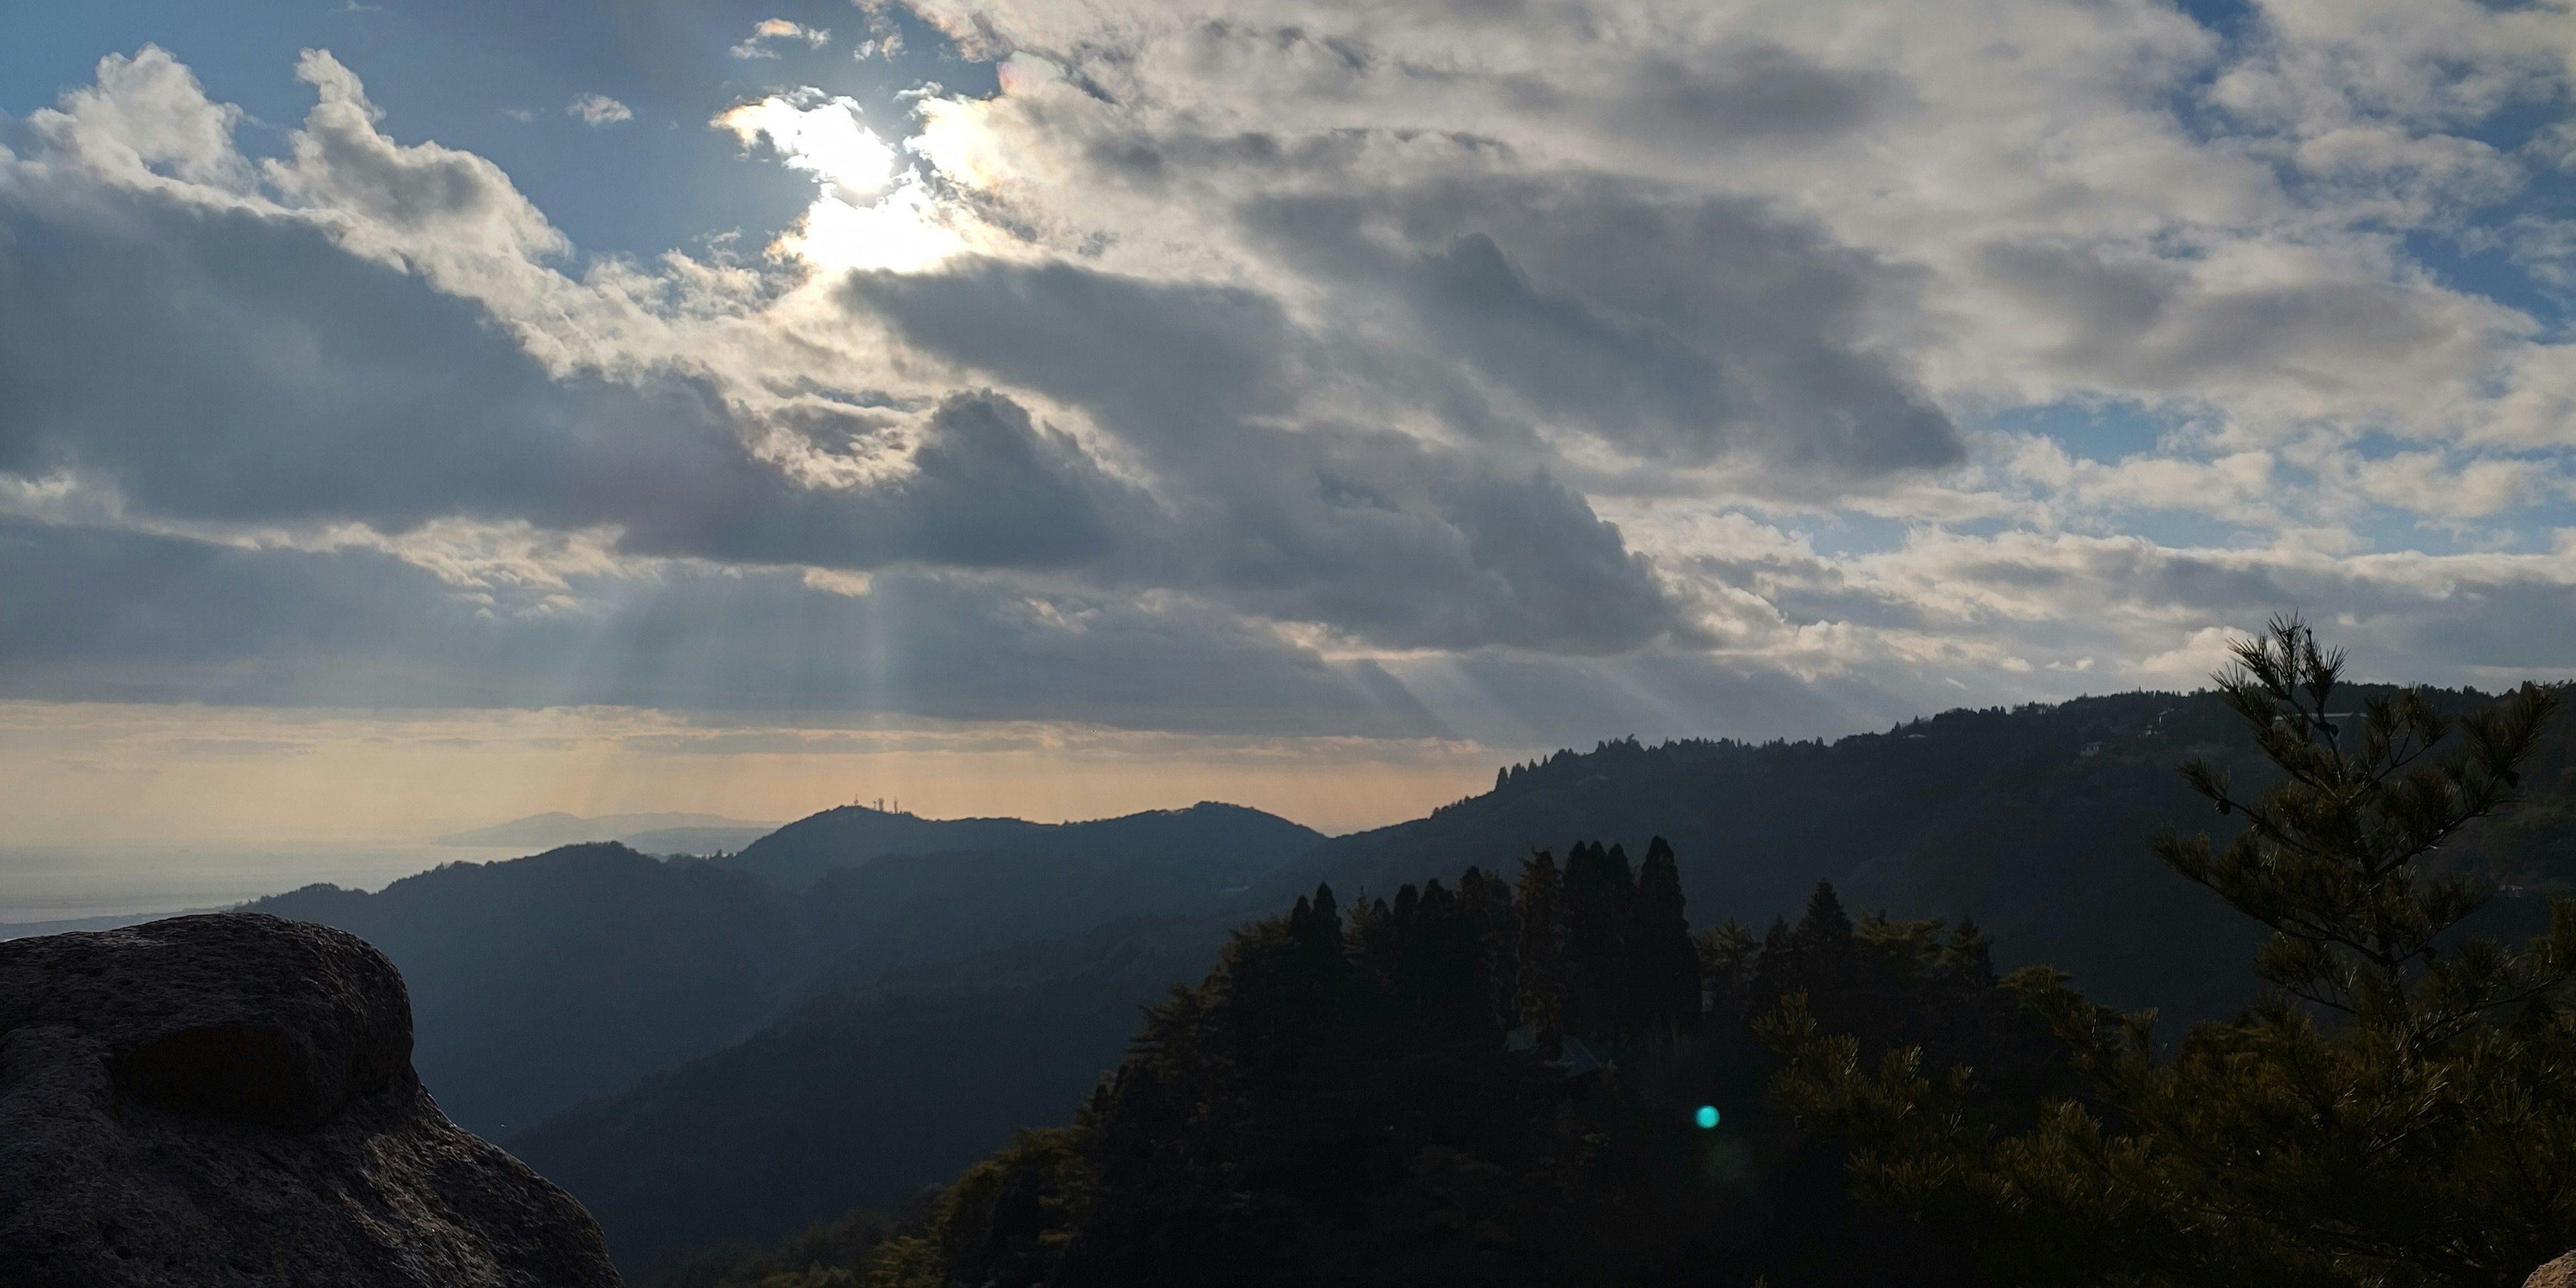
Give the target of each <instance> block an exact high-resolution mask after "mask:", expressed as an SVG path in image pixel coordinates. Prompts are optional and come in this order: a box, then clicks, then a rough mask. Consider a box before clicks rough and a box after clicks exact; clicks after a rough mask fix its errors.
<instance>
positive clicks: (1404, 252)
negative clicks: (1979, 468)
mask: <svg viewBox="0 0 2576 1288" xmlns="http://www.w3.org/2000/svg"><path fill="white" fill-rule="evenodd" d="M1246 218H1247V220H1248V221H1249V222H1250V223H1251V225H1252V226H1253V227H1255V228H1256V229H1258V230H1260V231H1261V232H1262V233H1264V234H1266V235H1267V236H1268V237H1270V238H1271V239H1273V240H1274V241H1275V242H1277V243H1278V244H1279V246H1280V247H1281V249H1282V250H1284V251H1285V252H1287V253H1288V254H1289V255H1290V256H1291V257H1292V258H1293V261H1294V262H1296V263H1298V264H1299V265H1301V266H1302V267H1304V268H1305V269H1306V270H1307V271H1309V272H1310V273H1312V274H1314V275H1316V276H1318V277H1322V278H1325V279H1327V280H1330V281H1333V282H1334V283H1335V284H1336V285H1337V286H1340V287H1342V288H1343V289H1346V290H1350V291H1353V292H1357V293H1361V294H1363V295H1365V294H1369V293H1375V292H1381V291H1382V292H1391V293H1392V294H1393V295H1394V297H1395V300H1396V302H1397V303H1398V304H1399V305H1401V306H1402V307H1404V308H1406V309H1408V310H1410V311H1411V312H1412V314H1413V315H1414V316H1415V317H1417V318H1418V319H1419V320H1420V322H1421V325H1422V328H1423V334H1424V336H1425V337H1426V342H1427V345H1428V347H1429V350H1430V351H1429V352H1428V353H1426V354H1424V355H1422V357H1421V360H1420V361H1418V362H1417V363H1416V364H1415V365H1416V367H1418V368H1428V367H1433V366H1436V365H1437V364H1438V363H1442V362H1453V361H1463V362H1465V363H1466V364H1468V365H1469V366H1470V367H1472V369H1473V370H1474V371H1476V372H1477V373H1478V374H1479V375H1480V376H1481V377H1482V378H1483V379H1484V380H1485V381H1486V382H1488V383H1489V384H1490V385H1491V386H1493V387H1496V388H1499V389H1501V390H1505V391H1508V392H1509V393H1510V394H1512V395H1515V396H1517V397H1518V398H1519V399H1521V400H1523V401H1525V403H1526V404H1527V405H1528V407H1529V408H1530V409H1531V410H1532V412H1533V413H1534V414H1536V415H1537V416H1539V417H1541V418H1542V419H1543V420H1544V421H1545V422H1546V423H1548V424H1550V425H1553V426H1556V427H1559V428H1562V429H1566V430H1572V431H1577V432H1589V433H1592V434H1595V435H1598V436H1599V437H1600V438H1602V439H1604V440H1606V441H1608V442H1610V443H1612V444H1615V445H1617V446H1619V447H1621V448H1624V449H1626V450H1628V451H1630V452H1634V453H1638V454H1641V455H1643V456H1646V457H1648V458H1650V459H1651V458H1664V459H1672V460H1679V461H1685V462H1704V461H1709V460H1713V459H1719V458H1725V457H1735V458H1739V459H1749V460H1753V461H1759V462H1767V463H1769V464H1771V465H1773V466H1775V467H1777V468H1778V469H1779V471H1780V472H1781V473H1782V476H1783V483H1784V485H1786V486H1790V487H1793V488H1798V489H1800V490H1808V491H1813V490H1818V489H1823V490H1827V491H1830V490H1834V489H1837V488H1839V487H1840V486H1843V485H1847V484H1849V483H1851V482H1854V481H1860V480H1866V479H1869V478H1872V477H1876V476H1880V475H1885V474H1889V473H1894V472H1901V471H1909V470H1921V469H1927V468H1933V467H1938V466H1944V465H1949V464H1953V463H1955V462H1957V461H1959V460H1961V459H1962V458H1963V456H1964V448H1963V446H1962V444H1961V441H1960V438H1959V435H1958V432H1957V430H1956V429H1955V427H1953V426H1952V425H1951V423H1950V421H1949V419H1948V418H1947V417H1946V416H1944V415H1943V414H1942V413H1941V412H1940V411H1939V410H1938V409H1937V408H1935V407H1933V406H1932V405H1931V403H1930V402H1929V401H1928V400H1927V399H1926V398H1925V397H1924V396H1923V395H1922V394H1921V393H1920V392H1918V391H1917V390H1916V389H1915V388H1914V386H1913V384H1912V383H1911V381H1910V380H1909V379H1908V378H1907V377H1906V376H1905V374H1904V372H1903V371H1902V370H1901V368H1899V367H1898V366H1897V365H1896V364H1895V363H1894V361H1893V360H1892V359H1891V358H1889V357H1888V356H1886V355H1884V354H1881V353H1877V352H1875V351H1873V350H1871V349H1869V348H1868V347H1866V343H1865V336H1866V331H1867V323H1868V310H1869V309H1870V307H1871V306H1872V303H1873V299H1874V298H1875V297H1881V296H1889V295H1902V294H1904V293H1906V292H1909V291H1911V290H1912V289H1913V283H1912V281H1911V280H1910V278H1909V277H1908V276H1907V275H1905V274H1903V273H1900V272H1898V271H1896V270H1894V269H1892V268H1888V267H1886V266H1883V265H1880V264H1877V263H1875V262H1874V261H1872V260H1870V259H1869V258H1867V257H1866V256H1863V255H1860V254H1858V253H1856V252H1852V251H1848V250H1844V249H1840V248H1837V247H1835V246H1833V245H1831V244H1830V243H1828V242H1827V241H1825V240H1824V239H1823V237H1822V235H1821V234H1819V233H1818V232H1816V231H1815V230H1814V229H1812V228H1808V227H1805V226H1802V225H1797V224H1793V223H1788V222H1784V221H1782V220H1780V219H1778V218H1776V217H1774V216H1772V215H1771V214H1769V213H1768V212H1767V211H1766V210H1764V209H1763V208H1762V207H1761V206H1759V205H1757V204H1755V203H1751V202H1744V201H1735V200H1729V199H1723V198H1707V197H1699V196H1684V195H1678V194H1664V193H1657V192H1654V191H1652V190H1649V189H1647V188H1645V187H1644V186H1642V185H1640V184H1638V183H1636V182H1634V181H1632V180H1626V179H1621V178H1618V177H1615V176H1607V175H1582V176H1573V177H1567V178H1561V179H1542V178H1512V177H1490V176H1478V177H1472V178H1463V179H1451V180H1444V181H1441V182H1438V183H1431V184H1424V185H1420V186H1416V187H1411V188H1404V189H1395V190H1386V191H1380V192H1375V193H1369V194H1364V195H1337V196H1330V197H1311V196H1309V197H1294V198H1276V199H1265V200H1263V201H1260V202H1256V203H1254V204H1253V205H1252V206H1251V207H1249V208H1248V209H1247V211H1246ZM1430 383H1432V384H1433V386H1434V387H1437V382H1436V380H1435V381H1432V382H1430Z"/></svg>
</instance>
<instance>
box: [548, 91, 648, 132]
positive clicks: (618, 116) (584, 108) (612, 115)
mask: <svg viewBox="0 0 2576 1288" xmlns="http://www.w3.org/2000/svg"><path fill="white" fill-rule="evenodd" d="M564 115H566V116H569V117H571V118H573V119H574V120H577V121H579V122H581V123H582V124H584V125H587V126H589V127H591V128H592V129H594V130H596V129H601V128H604V127H607V126H611V125H617V124H621V123H623V122H626V121H631V120H634V119H635V111H634V109H633V108H630V107H628V106H626V105H625V104H624V103H620V102H618V101H617V100H616V99H613V98H610V97H609V96H607V95H606V94H583V95H581V96H580V97H578V98H575V99H574V100H573V101H571V102H569V103H566V104H564Z"/></svg>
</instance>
